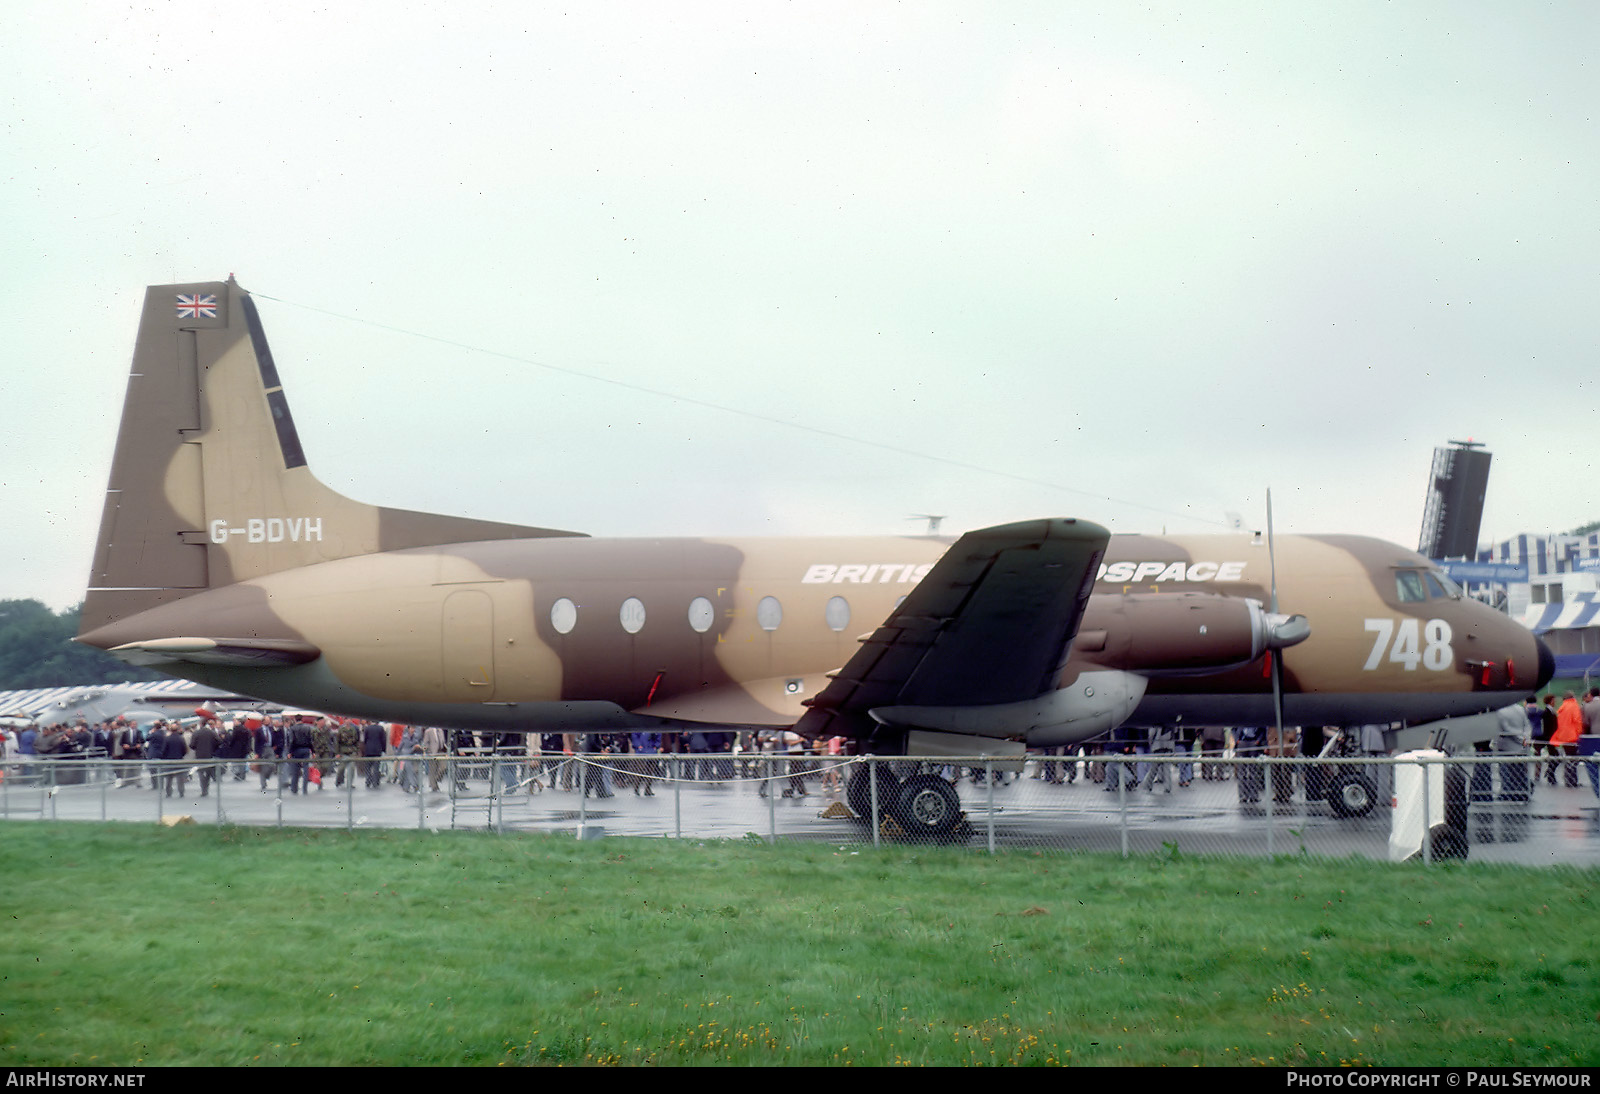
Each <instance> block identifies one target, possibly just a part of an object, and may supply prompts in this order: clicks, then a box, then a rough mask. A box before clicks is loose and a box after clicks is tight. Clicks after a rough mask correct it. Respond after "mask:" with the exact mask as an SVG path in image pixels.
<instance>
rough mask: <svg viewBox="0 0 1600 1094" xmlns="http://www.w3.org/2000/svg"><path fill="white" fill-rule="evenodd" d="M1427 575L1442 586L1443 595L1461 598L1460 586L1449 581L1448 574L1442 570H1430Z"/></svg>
mask: <svg viewBox="0 0 1600 1094" xmlns="http://www.w3.org/2000/svg"><path fill="white" fill-rule="evenodd" d="M1428 577H1429V579H1430V580H1435V579H1436V580H1437V581H1438V582H1439V584H1440V585H1442V586H1444V595H1445V596H1448V597H1453V598H1455V599H1457V600H1459V599H1460V598H1461V595H1462V594H1461V586H1460V585H1457V584H1456V583H1455V582H1454V581H1451V580H1450V575H1449V574H1446V573H1444V572H1443V571H1442V570H1430V571H1428ZM1435 595H1437V594H1435Z"/></svg>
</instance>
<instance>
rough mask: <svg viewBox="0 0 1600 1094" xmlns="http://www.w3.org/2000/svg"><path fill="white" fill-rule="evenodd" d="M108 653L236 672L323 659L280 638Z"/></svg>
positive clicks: (153, 643)
mask: <svg viewBox="0 0 1600 1094" xmlns="http://www.w3.org/2000/svg"><path fill="white" fill-rule="evenodd" d="M108 652H110V653H112V654H115V655H116V656H117V657H120V658H122V660H124V661H127V662H129V663H130V664H134V665H156V664H160V663H161V662H172V661H185V662H189V663H191V664H196V665H226V666H229V667H232V668H273V667H275V666H280V667H285V668H287V667H288V666H290V665H303V664H305V663H306V662H307V661H315V660H316V659H317V658H318V657H321V656H322V651H321V650H319V649H318V648H317V647H316V646H313V645H312V644H311V643H309V642H295V641H290V640H288V639H276V638H157V639H152V640H150V641H147V642H127V643H124V644H123V645H120V646H113V647H112V648H111V649H110V650H109V651H108Z"/></svg>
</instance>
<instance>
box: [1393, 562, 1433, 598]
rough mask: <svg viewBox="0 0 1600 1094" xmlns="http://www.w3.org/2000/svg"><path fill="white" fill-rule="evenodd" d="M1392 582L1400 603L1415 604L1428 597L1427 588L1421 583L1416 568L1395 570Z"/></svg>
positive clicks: (1420, 577) (1420, 576)
mask: <svg viewBox="0 0 1600 1094" xmlns="http://www.w3.org/2000/svg"><path fill="white" fill-rule="evenodd" d="M1394 584H1395V590H1396V591H1397V592H1398V593H1399V596H1400V603H1402V604H1415V603H1417V602H1419V601H1423V600H1426V599H1428V590H1427V588H1426V587H1425V586H1424V585H1423V583H1422V575H1421V574H1420V573H1418V572H1417V571H1416V570H1397V571H1396V572H1395V575H1394Z"/></svg>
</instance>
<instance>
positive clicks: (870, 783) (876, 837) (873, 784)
mask: <svg viewBox="0 0 1600 1094" xmlns="http://www.w3.org/2000/svg"><path fill="white" fill-rule="evenodd" d="M867 788H868V789H869V790H870V791H871V794H870V795H869V797H871V799H872V816H870V817H868V818H867V821H868V823H870V824H871V825H872V847H873V850H877V849H878V848H879V847H880V846H882V844H881V842H880V841H881V838H882V837H881V832H882V829H883V811H882V810H881V809H879V808H878V758H877V757H876V756H868V757H867Z"/></svg>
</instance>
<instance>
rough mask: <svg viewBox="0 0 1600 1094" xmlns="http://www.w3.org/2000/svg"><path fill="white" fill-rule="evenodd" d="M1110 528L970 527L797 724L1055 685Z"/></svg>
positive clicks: (858, 730) (824, 724) (1013, 695)
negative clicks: (974, 529) (881, 709)
mask: <svg viewBox="0 0 1600 1094" xmlns="http://www.w3.org/2000/svg"><path fill="white" fill-rule="evenodd" d="M1110 538H1111V533H1109V532H1107V531H1106V530H1105V529H1104V528H1102V527H1100V526H1099V525H1097V524H1091V523H1089V522H1087V521H1078V520H1066V519H1057V520H1042V521H1027V522H1024V523H1020V524H1005V525H1000V526H998V527H994V528H984V529H980V530H979V531H976V532H968V533H967V534H966V535H964V536H962V537H961V538H960V539H959V540H957V541H956V544H955V546H953V547H951V548H950V549H949V550H948V551H946V552H945V554H944V557H942V558H941V559H940V560H939V561H938V562H937V563H935V564H934V567H933V569H932V570H930V571H929V573H928V576H927V577H925V578H923V579H922V581H920V582H919V583H918V584H917V586H916V588H915V589H913V590H912V591H911V594H910V595H909V596H907V597H906V599H905V602H904V603H902V604H901V605H900V606H899V607H898V608H896V609H895V610H894V611H893V612H892V613H890V615H889V618H888V619H887V620H885V621H884V623H883V624H882V625H881V626H880V627H878V629H877V630H876V631H874V632H873V633H872V634H870V635H867V636H865V637H863V638H862V639H861V643H862V646H861V649H860V650H858V651H857V652H856V654H855V656H854V657H852V658H851V659H850V661H849V663H847V664H846V665H845V666H844V668H842V669H840V670H839V671H838V673H836V674H834V676H833V679H832V681H831V682H830V683H829V684H828V686H827V687H825V688H823V689H822V691H821V692H819V693H818V694H817V695H816V696H815V697H814V698H812V699H811V700H810V701H809V703H808V705H809V706H810V708H811V709H810V710H808V711H807V712H806V713H805V714H804V715H802V716H801V718H800V720H799V722H797V723H796V725H795V731H796V732H797V733H800V734H801V735H802V736H806V737H812V738H816V737H832V736H838V735H843V736H852V737H865V736H868V735H870V733H871V732H872V729H873V727H874V725H875V723H874V722H873V721H872V718H871V713H870V712H871V711H872V710H873V709H874V708H875V707H885V706H954V707H967V706H986V705H990V704H997V703H1010V702H1016V701H1020V700H1026V699H1032V698H1035V697H1037V696H1039V695H1042V694H1044V693H1045V692H1047V691H1051V690H1053V689H1054V688H1055V686H1056V681H1057V679H1058V677H1059V675H1060V672H1061V667H1062V666H1063V665H1064V664H1065V663H1066V660H1067V653H1068V651H1069V649H1070V647H1071V645H1072V639H1073V637H1074V636H1075V635H1076V634H1077V632H1078V624H1079V623H1080V622H1081V621H1082V619H1083V611H1084V607H1085V605H1087V603H1088V601H1089V593H1090V590H1091V589H1092V588H1093V587H1094V579H1095V574H1096V571H1097V569H1098V568H1099V565H1100V557H1101V556H1102V555H1103V554H1104V553H1105V549H1106V544H1107V543H1108V542H1109V540H1110Z"/></svg>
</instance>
